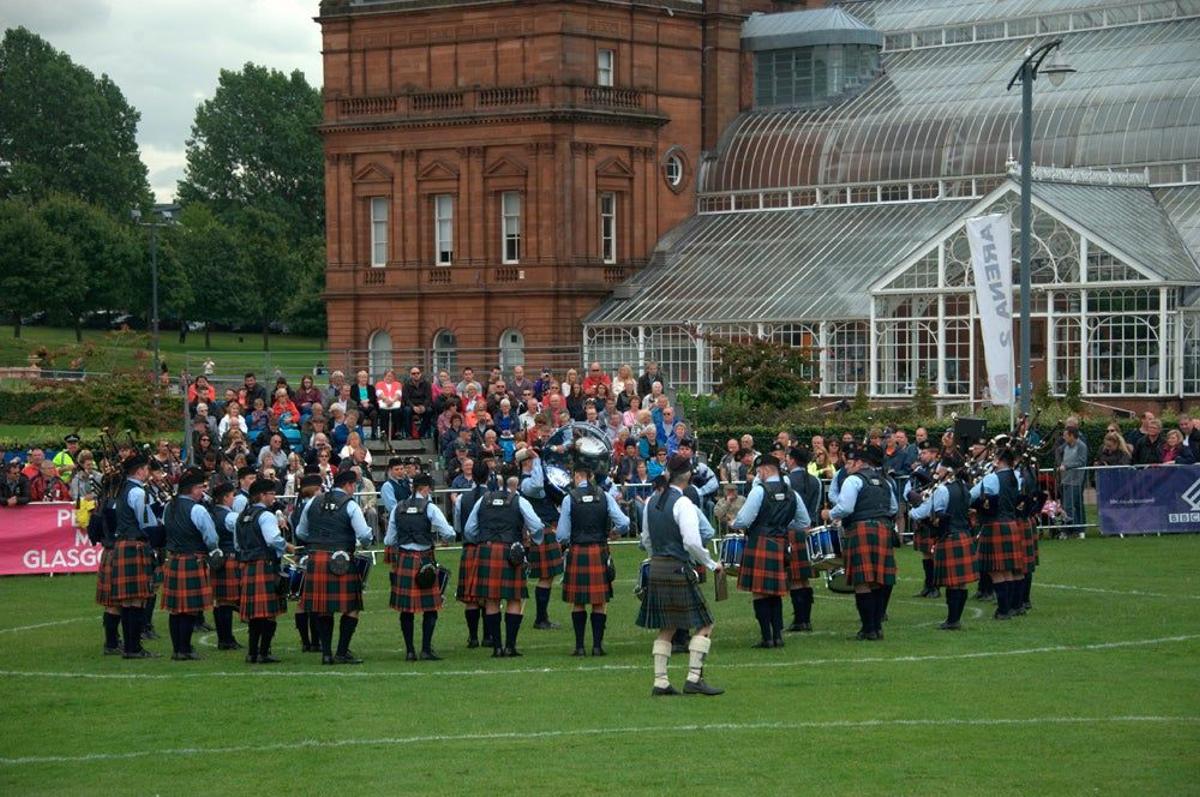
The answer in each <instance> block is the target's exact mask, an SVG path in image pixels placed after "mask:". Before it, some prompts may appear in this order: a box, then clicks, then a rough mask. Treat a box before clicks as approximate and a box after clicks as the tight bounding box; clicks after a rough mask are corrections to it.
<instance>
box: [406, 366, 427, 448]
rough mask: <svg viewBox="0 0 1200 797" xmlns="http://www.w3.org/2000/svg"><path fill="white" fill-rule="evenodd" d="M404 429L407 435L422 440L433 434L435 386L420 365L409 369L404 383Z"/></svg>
mask: <svg viewBox="0 0 1200 797" xmlns="http://www.w3.org/2000/svg"><path fill="white" fill-rule="evenodd" d="M403 403H404V408H403V411H402V412H403V420H404V423H403V427H404V428H403V431H404V436H405V437H412V438H413V439H414V440H422V439H424V438H426V437H431V436H432V435H433V424H434V420H435V416H434V413H433V387H432V386H431V385H430V384H429V382H428V380H426V379H425V377H424V375H423V374H422V372H421V368H420V366H417V365H414V366H413V367H412V368H409V369H408V379H407V380H406V381H405V383H404V402H403Z"/></svg>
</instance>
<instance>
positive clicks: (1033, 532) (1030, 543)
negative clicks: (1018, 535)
mask: <svg viewBox="0 0 1200 797" xmlns="http://www.w3.org/2000/svg"><path fill="white" fill-rule="evenodd" d="M1022 523H1024V524H1025V572H1026V573H1032V572H1033V570H1034V568H1036V567H1037V566H1038V564H1039V561H1038V560H1039V557H1038V527H1037V519H1036V518H1025V519H1024V520H1023V521H1022Z"/></svg>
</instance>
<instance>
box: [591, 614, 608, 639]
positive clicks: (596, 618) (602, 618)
mask: <svg viewBox="0 0 1200 797" xmlns="http://www.w3.org/2000/svg"><path fill="white" fill-rule="evenodd" d="M607 626H608V615H607V614H605V613H604V612H598V611H596V610H595V609H593V610H592V647H593V648H600V647H604V629H605V628H606V627H607Z"/></svg>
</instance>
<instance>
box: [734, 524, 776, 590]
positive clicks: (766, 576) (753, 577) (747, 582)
mask: <svg viewBox="0 0 1200 797" xmlns="http://www.w3.org/2000/svg"><path fill="white" fill-rule="evenodd" d="M737 586H738V589H740V590H741V591H742V592H752V593H754V594H756V595H786V594H788V566H787V537H767V536H765V535H762V534H758V535H755V536H753V537H750V538H748V539H747V540H746V549H745V552H744V553H743V554H742V566H741V567H740V568H739V569H738V583H737Z"/></svg>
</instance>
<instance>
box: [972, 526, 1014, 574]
mask: <svg viewBox="0 0 1200 797" xmlns="http://www.w3.org/2000/svg"><path fill="white" fill-rule="evenodd" d="M1021 523H1022V521H1019V520H1016V519H1013V520H999V519H993V520H988V521H987V522H985V523H984V524H983V526H982V528H981V529H980V532H979V540H978V547H977V552H978V554H979V568H980V570H981V571H982V572H984V573H999V572H1005V571H1010V572H1014V573H1023V572H1025V532H1024V530H1022V528H1021Z"/></svg>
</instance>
